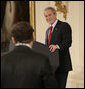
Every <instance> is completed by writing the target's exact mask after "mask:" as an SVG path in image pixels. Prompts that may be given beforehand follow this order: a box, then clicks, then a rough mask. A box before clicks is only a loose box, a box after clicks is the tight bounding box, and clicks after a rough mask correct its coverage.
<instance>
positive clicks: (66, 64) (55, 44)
mask: <svg viewBox="0 0 85 89" xmlns="http://www.w3.org/2000/svg"><path fill="white" fill-rule="evenodd" d="M44 15H45V18H46V21H47V22H48V23H49V24H50V25H51V27H50V28H48V29H47V31H46V44H47V45H48V46H49V48H50V51H51V52H54V51H55V50H56V49H58V50H59V63H60V64H59V67H58V69H57V70H56V71H55V75H56V79H57V82H58V85H59V88H65V87H66V81H67V77H68V72H69V71H71V70H72V64H71V58H70V53H69V47H70V46H71V43H72V31H71V27H70V25H69V24H68V23H66V22H62V21H60V20H58V19H57V18H56V16H57V14H56V10H55V9H54V8H52V7H48V8H46V9H45V11H44Z"/></svg>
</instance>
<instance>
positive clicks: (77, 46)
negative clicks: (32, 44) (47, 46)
mask: <svg viewBox="0 0 85 89" xmlns="http://www.w3.org/2000/svg"><path fill="white" fill-rule="evenodd" d="M48 6H52V7H54V8H55V2H54V1H36V2H35V18H36V19H35V22H36V40H37V41H39V42H41V43H44V42H45V32H46V29H47V28H48V27H49V24H47V22H46V21H45V17H44V14H43V13H44V9H45V8H46V7H48ZM57 17H58V19H60V20H62V21H65V19H64V18H63V15H62V13H57ZM66 22H68V23H69V24H70V25H71V27H72V47H71V48H70V52H71V58H72V64H73V71H72V72H70V74H69V78H68V83H67V87H74V88H78V87H84V2H83V1H69V3H68V13H67V20H66Z"/></svg>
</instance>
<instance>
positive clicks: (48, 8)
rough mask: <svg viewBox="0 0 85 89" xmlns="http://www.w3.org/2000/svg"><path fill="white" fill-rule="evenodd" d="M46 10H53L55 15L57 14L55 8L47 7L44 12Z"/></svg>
mask: <svg viewBox="0 0 85 89" xmlns="http://www.w3.org/2000/svg"><path fill="white" fill-rule="evenodd" d="M46 10H51V11H52V12H53V13H54V14H55V13H56V10H55V9H54V8H53V7H47V8H45V9H44V11H46Z"/></svg>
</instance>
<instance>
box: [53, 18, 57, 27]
mask: <svg viewBox="0 0 85 89" xmlns="http://www.w3.org/2000/svg"><path fill="white" fill-rule="evenodd" d="M57 22H58V19H56V21H55V22H54V23H53V24H52V27H53V29H54V27H55V26H56V24H57Z"/></svg>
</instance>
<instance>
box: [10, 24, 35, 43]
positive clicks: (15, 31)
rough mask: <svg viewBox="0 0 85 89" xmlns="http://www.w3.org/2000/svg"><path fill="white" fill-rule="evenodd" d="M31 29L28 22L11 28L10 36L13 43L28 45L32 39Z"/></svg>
mask: <svg viewBox="0 0 85 89" xmlns="http://www.w3.org/2000/svg"><path fill="white" fill-rule="evenodd" d="M33 31H34V30H33V28H32V27H31V26H30V24H29V23H28V22H18V23H17V24H15V25H14V26H13V28H12V32H11V36H12V37H14V39H15V42H16V43H17V42H20V43H29V42H31V40H32V39H33Z"/></svg>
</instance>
